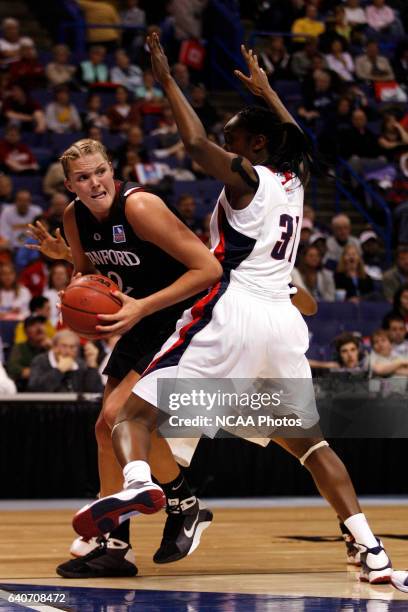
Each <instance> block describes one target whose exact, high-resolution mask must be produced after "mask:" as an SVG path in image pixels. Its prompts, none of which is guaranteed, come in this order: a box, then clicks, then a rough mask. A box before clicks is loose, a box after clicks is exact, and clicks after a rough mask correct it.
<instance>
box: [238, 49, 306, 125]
mask: <svg viewBox="0 0 408 612" xmlns="http://www.w3.org/2000/svg"><path fill="white" fill-rule="evenodd" d="M241 53H242V56H243V58H244V60H245V63H246V65H247V67H248V70H249V76H246V75H245V74H243V73H242V72H241V71H240V70H234V74H235V76H236V77H238V79H239V80H240V81H241V83H243V85H245V87H246V88H247V89H249V91H250V92H251V93H252V94H254V96H258V97H259V98H262V99H263V100H264V101H265V102H266V103H267V105H268V106H269V108H271V109H272V110H274V111H275V113H276V115H277V116H278V117H279V119H281V121H282V122H283V123H293V124H294V125H296V126H297V127H298V128H299V129H300V130H301V128H300V127H299V125H298V124H297V123H296V121H295V120H294V118H293V117H292V115H291V114H290V112H289V111H288V110H287V108H286V107H285V105H284V104H283V102H282V100H281V99H280V98H279V96H278V94H277V93H276V91H275V90H274V89H272V87H271V86H270V84H269V81H268V77H267V75H266V72H265V71H264V70H263V68H261V67H260V66H259V63H258V57H257V55H256V54H255V53H254V52H253V51H252V49H249V50H247V49H246V47H245V45H241ZM301 131H302V130H301Z"/></svg>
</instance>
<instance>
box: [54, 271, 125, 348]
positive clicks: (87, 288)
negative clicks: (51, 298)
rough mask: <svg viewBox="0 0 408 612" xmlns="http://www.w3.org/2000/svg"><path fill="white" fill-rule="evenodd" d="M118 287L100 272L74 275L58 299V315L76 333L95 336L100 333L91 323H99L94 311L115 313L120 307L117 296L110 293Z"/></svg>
mask: <svg viewBox="0 0 408 612" xmlns="http://www.w3.org/2000/svg"><path fill="white" fill-rule="evenodd" d="M112 291H119V287H118V286H117V285H116V284H115V283H114V282H113V281H111V280H110V278H107V277H106V276H102V275H101V274H87V275H85V276H81V277H79V278H77V279H74V280H73V281H72V282H71V283H70V284H69V285H68V287H67V288H66V289H65V291H64V296H63V299H62V303H61V312H62V318H63V321H64V323H65V325H67V326H68V327H69V328H70V329H72V331H74V332H76V333H77V334H78V335H79V336H83V337H84V338H89V339H90V340H97V339H98V338H101V337H103V334H101V332H98V331H97V330H96V329H95V327H96V326H97V325H103V322H102V321H100V320H98V318H97V315H98V314H115V312H118V310H120V308H121V307H122V302H121V301H120V300H119V298H117V297H115V296H114V295H112V293H111V292H112Z"/></svg>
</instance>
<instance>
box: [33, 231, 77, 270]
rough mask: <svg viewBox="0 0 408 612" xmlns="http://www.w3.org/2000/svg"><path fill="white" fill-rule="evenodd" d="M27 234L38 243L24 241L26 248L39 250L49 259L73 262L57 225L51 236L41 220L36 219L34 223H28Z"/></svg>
mask: <svg viewBox="0 0 408 612" xmlns="http://www.w3.org/2000/svg"><path fill="white" fill-rule="evenodd" d="M27 235H28V236H30V237H31V238H34V240H37V243H38V244H31V243H29V242H26V243H25V245H24V246H25V247H26V248H27V249H31V250H32V251H39V252H40V253H41V254H42V255H45V256H46V257H49V258H50V259H64V260H65V261H68V262H70V263H72V262H73V259H72V253H71V249H70V247H69V246H68V244H67V243H66V242H65V240H64V238H63V236H62V235H61V230H60V228H59V227H57V229H56V230H55V236H52V235H51V234H50V232H49V231H48V230H47V229H46V228H45V227H44V225H43V224H42V223H41V221H36V222H35V224H31V223H29V224H28V226H27Z"/></svg>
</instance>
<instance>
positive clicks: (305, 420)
mask: <svg viewBox="0 0 408 612" xmlns="http://www.w3.org/2000/svg"><path fill="white" fill-rule="evenodd" d="M288 382H289V381H287V380H286V381H282V380H281V379H280V380H270V379H256V380H255V379H197V378H190V379H185V378H184V379H159V381H158V397H159V410H160V417H159V431H160V433H161V434H162V435H163V436H166V437H196V436H198V435H202V434H205V435H207V436H209V437H214V436H215V435H217V436H222V435H231V434H234V435H238V436H241V437H245V438H257V437H265V436H269V435H272V434H275V435H277V433H276V432H282V431H284V432H285V433H287V434H288V435H291V436H296V435H302V433H301V432H303V431H304V430H305V429H306V428H310V427H312V426H313V425H315V424H316V423H317V422H318V420H319V415H318V413H317V410H316V405H315V401H314V392H313V385H312V383H311V381H310V380H308V379H305V380H297V381H293V380H292V381H290V384H288ZM294 383H295V384H294ZM303 435H304V434H303Z"/></svg>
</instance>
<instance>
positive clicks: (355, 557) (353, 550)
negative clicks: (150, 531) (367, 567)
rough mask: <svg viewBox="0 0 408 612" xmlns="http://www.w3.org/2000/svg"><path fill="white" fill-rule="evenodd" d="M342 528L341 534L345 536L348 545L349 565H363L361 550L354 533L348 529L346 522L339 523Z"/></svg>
mask: <svg viewBox="0 0 408 612" xmlns="http://www.w3.org/2000/svg"><path fill="white" fill-rule="evenodd" d="M339 525H340V529H341V535H342V536H343V540H344V543H345V545H346V556H347V563H348V564H349V565H358V566H360V565H361V559H360V551H359V549H358V547H357V546H356V541H355V539H354V537H353V535H352V533H351V532H350V531H349V529H347V527H346V526H345V524H344V523H339Z"/></svg>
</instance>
